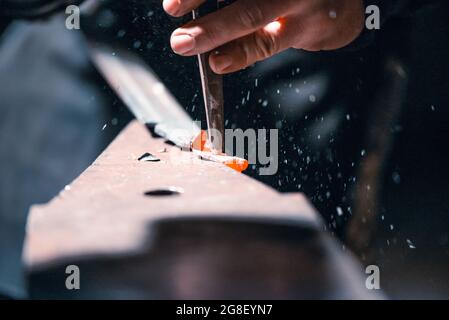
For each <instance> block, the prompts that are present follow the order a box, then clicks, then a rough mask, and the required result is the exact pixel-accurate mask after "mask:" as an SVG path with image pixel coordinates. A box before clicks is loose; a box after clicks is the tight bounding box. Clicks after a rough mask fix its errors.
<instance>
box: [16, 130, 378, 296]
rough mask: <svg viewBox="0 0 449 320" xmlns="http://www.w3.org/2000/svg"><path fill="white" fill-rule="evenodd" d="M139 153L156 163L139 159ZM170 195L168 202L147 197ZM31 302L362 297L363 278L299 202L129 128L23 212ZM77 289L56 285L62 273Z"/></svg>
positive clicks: (298, 198)
mask: <svg viewBox="0 0 449 320" xmlns="http://www.w3.org/2000/svg"><path fill="white" fill-rule="evenodd" d="M145 152H149V153H151V154H153V155H154V156H156V157H158V158H159V159H160V160H161V161H159V162H142V161H138V158H139V157H140V156H141V155H142V154H144V153H145ZM166 187H176V188H178V190H182V191H183V192H182V193H181V194H178V195H171V196H170V195H168V196H158V195H157V193H156V195H153V196H148V195H145V193H147V192H148V191H153V190H158V189H161V188H162V189H163V188H166ZM24 260H25V263H26V266H27V269H28V273H29V284H30V291H31V298H68V299H72V298H73V299H77V298H87V299H96V298H100V299H103V298H112V299H115V298H125V299H127V298H136V299H147V298H148V299H162V298H180V299H183V298H186V299H216V298H224V299H226V298H235V299H238V298H253V299H262V298H268V299H270V298H274V299H278V298H323V299H326V298H331V299H332V298H337V299H338V298H341V299H344V298H370V297H372V295H371V294H370V293H369V292H367V290H366V289H365V280H364V278H363V276H362V273H361V271H360V270H361V269H360V267H359V266H358V264H357V263H356V262H355V260H354V259H353V258H352V257H351V255H350V254H348V253H346V252H344V251H343V250H342V248H341V245H339V244H338V242H337V241H336V240H334V239H331V238H330V236H328V235H327V234H325V233H324V232H322V231H321V221H320V219H319V218H318V215H317V214H316V213H315V212H314V210H313V208H312V207H311V206H310V205H309V203H308V202H307V200H306V199H305V198H304V196H302V195H301V194H281V193H278V192H277V191H275V190H273V189H271V188H269V187H267V186H265V185H263V184H261V183H259V182H257V181H255V180H253V179H251V178H249V177H247V176H245V175H243V174H240V173H237V172H235V171H233V170H232V169H230V168H227V167H226V166H224V165H222V164H218V163H214V162H209V161H205V160H201V159H198V158H197V157H196V156H194V155H193V154H192V153H190V152H185V151H181V150H180V149H179V148H177V147H174V146H171V145H169V144H167V143H166V142H165V141H164V140H163V139H160V138H155V137H152V135H151V134H150V133H149V131H148V130H147V128H146V127H145V126H143V125H141V124H139V123H137V122H132V123H131V124H130V125H128V127H127V128H125V129H124V131H123V132H122V133H121V134H120V135H119V136H118V137H117V138H116V140H115V141H114V142H113V143H112V144H111V145H110V146H109V147H108V148H107V149H106V150H105V151H104V152H103V154H102V155H101V156H100V157H99V158H98V159H97V160H96V161H95V162H94V163H93V164H92V165H91V166H90V167H89V168H88V169H87V170H86V171H85V172H84V173H83V174H82V175H81V176H80V177H79V178H77V179H76V180H75V181H74V182H73V183H72V184H71V186H70V188H66V189H65V190H64V191H62V192H61V193H60V194H59V195H58V196H57V197H56V198H55V199H53V200H52V201H51V202H50V203H49V204H47V205H43V206H36V207H34V208H33V209H32V211H31V213H30V218H29V221H28V226H27V238H26V244H25V250H24ZM72 264H74V265H77V266H78V267H79V269H80V272H81V290H74V291H69V290H67V289H66V287H65V279H66V277H67V274H66V273H65V269H66V267H67V266H68V265H72Z"/></svg>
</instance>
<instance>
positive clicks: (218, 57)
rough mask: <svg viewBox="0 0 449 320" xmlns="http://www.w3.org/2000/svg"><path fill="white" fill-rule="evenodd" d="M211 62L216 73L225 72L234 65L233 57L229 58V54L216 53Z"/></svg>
mask: <svg viewBox="0 0 449 320" xmlns="http://www.w3.org/2000/svg"><path fill="white" fill-rule="evenodd" d="M210 62H211V68H212V69H213V70H214V71H215V72H223V71H225V70H226V69H227V68H229V67H230V66H232V64H233V63H234V60H233V59H232V57H231V56H229V55H227V54H221V53H216V54H213V55H212V56H211V61H210Z"/></svg>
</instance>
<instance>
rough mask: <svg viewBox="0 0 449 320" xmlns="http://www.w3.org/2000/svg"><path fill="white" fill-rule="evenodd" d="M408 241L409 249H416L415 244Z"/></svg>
mask: <svg viewBox="0 0 449 320" xmlns="http://www.w3.org/2000/svg"><path fill="white" fill-rule="evenodd" d="M406 241H407V244H408V247H409V248H410V249H416V247H415V245H414V244H413V242H412V241H411V240H410V239H407V240H406Z"/></svg>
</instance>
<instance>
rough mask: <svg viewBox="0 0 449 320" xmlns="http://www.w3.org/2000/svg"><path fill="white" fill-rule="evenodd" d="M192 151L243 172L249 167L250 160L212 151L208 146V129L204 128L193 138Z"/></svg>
mask: <svg viewBox="0 0 449 320" xmlns="http://www.w3.org/2000/svg"><path fill="white" fill-rule="evenodd" d="M192 152H193V153H195V154H197V155H198V156H200V157H201V158H203V159H207V160H210V161H214V162H220V163H223V164H224V165H226V166H228V167H229V168H231V169H234V170H236V171H238V172H243V171H245V170H246V169H248V165H249V164H248V160H246V159H242V158H238V157H231V156H228V155H226V154H225V153H218V152H214V151H212V150H211V149H210V148H209V147H208V137H207V131H205V130H202V131H201V133H200V134H199V135H198V136H197V137H196V138H195V140H193V142H192Z"/></svg>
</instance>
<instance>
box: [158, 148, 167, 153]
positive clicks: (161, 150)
mask: <svg viewBox="0 0 449 320" xmlns="http://www.w3.org/2000/svg"><path fill="white" fill-rule="evenodd" d="M158 152H159V153H166V152H167V148H163V149H160V150H159V151H158Z"/></svg>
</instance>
